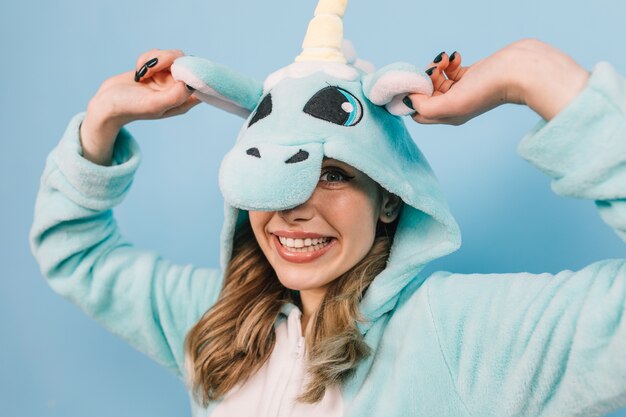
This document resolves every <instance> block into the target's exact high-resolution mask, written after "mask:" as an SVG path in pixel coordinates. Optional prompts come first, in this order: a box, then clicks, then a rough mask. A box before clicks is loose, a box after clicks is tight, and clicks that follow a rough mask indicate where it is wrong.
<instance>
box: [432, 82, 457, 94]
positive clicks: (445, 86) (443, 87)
mask: <svg viewBox="0 0 626 417" xmlns="http://www.w3.org/2000/svg"><path fill="white" fill-rule="evenodd" d="M454 83H455V82H454V81H453V80H445V81H444V82H442V83H441V85H440V86H439V88H438V89H437V91H436V93H438V94H437V95H439V94H444V93H447V92H448V90H449V89H450V87H452V85H454ZM433 95H434V94H433Z"/></svg>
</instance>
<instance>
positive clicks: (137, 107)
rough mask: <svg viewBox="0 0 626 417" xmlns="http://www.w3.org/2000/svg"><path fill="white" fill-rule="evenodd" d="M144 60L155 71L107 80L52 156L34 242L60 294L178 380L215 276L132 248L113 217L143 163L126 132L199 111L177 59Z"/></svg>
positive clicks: (165, 55) (215, 289)
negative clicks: (176, 77)
mask: <svg viewBox="0 0 626 417" xmlns="http://www.w3.org/2000/svg"><path fill="white" fill-rule="evenodd" d="M148 55H150V58H157V60H156V61H158V62H155V61H154V60H150V58H148V57H147V56H144V57H142V58H140V61H141V62H142V64H141V65H140V67H139V68H140V73H139V75H141V73H142V72H143V77H138V78H139V81H135V79H134V78H135V75H134V74H133V73H132V72H129V73H125V74H121V75H119V76H117V77H113V78H111V79H109V80H107V81H106V82H105V83H104V84H103V86H102V88H101V89H100V90H99V91H98V93H97V94H96V96H95V97H94V98H93V99H92V100H91V102H90V104H89V108H88V111H87V114H86V115H85V114H79V115H77V116H76V117H74V118H73V119H72V121H71V122H70V124H69V126H68V128H67V130H66V132H65V134H64V135H63V138H62V139H61V141H60V143H59V144H58V146H57V147H56V148H55V149H54V150H53V151H52V152H51V153H50V154H49V156H48V158H47V161H46V167H45V170H44V173H43V175H42V178H41V184H40V190H39V193H38V195H37V201H36V206H35V214H34V221H33V225H32V228H31V232H30V242H31V249H32V252H33V254H34V256H35V258H36V259H37V261H38V263H39V265H40V268H41V271H42V273H43V274H44V276H45V277H46V278H47V279H48V281H49V284H50V286H51V287H52V288H53V289H54V290H55V291H56V292H58V293H59V294H61V295H63V296H64V297H67V298H69V299H70V300H71V301H72V302H74V303H75V304H77V305H78V306H79V307H80V308H81V309H83V310H84V311H85V312H86V313H87V314H89V315H90V316H92V317H93V318H95V319H96V320H97V321H98V322H100V323H101V324H102V325H103V326H104V327H106V328H107V329H108V330H110V331H112V332H113V333H116V334H118V335H120V336H121V337H123V338H124V339H126V340H128V341H129V342H130V343H131V344H132V345H133V346H135V347H136V348H137V349H139V350H140V351H142V352H144V353H146V354H148V355H149V356H151V357H152V358H153V359H155V360H156V361H158V362H159V363H161V364H162V365H164V366H166V367H168V368H169V369H171V370H173V371H174V372H175V373H177V374H178V375H179V376H182V373H183V372H182V369H183V362H184V358H183V340H184V337H185V335H186V332H187V330H188V329H189V328H190V327H191V326H192V325H193V324H194V323H195V321H196V320H197V319H198V318H199V317H200V316H201V314H202V313H204V311H206V310H207V309H208V308H209V307H210V305H211V304H212V303H213V302H214V301H215V300H216V298H217V295H218V293H219V291H220V288H221V281H222V280H221V273H220V272H219V271H217V270H208V269H204V268H195V267H193V266H191V265H187V266H183V265H174V264H172V263H171V262H169V261H167V260H164V259H162V258H161V257H160V256H159V255H158V254H156V253H154V252H149V251H142V250H138V249H136V248H134V247H133V245H132V244H130V243H129V242H128V241H126V240H125V239H124V238H123V237H122V236H121V234H120V231H119V229H118V227H117V224H116V222H115V219H114V217H113V211H112V209H113V207H114V206H116V205H117V204H119V203H120V202H121V201H122V199H123V198H124V196H125V195H126V193H127V192H128V190H129V188H130V186H131V183H132V180H133V177H134V174H135V171H136V170H137V168H138V165H139V163H140V152H139V148H138V145H137V143H136V142H135V140H134V139H133V138H132V137H131V136H130V134H129V133H128V131H126V130H125V129H124V128H122V126H123V125H124V124H126V123H129V122H130V121H132V120H137V119H139V118H145V119H147V118H159V117H166V116H169V115H173V114H180V113H183V112H185V111H186V110H187V109H188V108H190V107H191V106H192V105H193V104H195V102H196V101H195V99H190V92H189V91H188V90H187V89H186V88H185V85H184V84H183V83H180V82H178V83H177V82H174V81H173V80H172V79H171V76H170V75H169V71H168V70H167V69H168V68H169V65H171V61H173V59H175V58H176V57H177V56H179V55H180V53H179V52H177V51H156V50H153V51H150V53H148ZM144 59H145V61H143V60H144ZM145 62H149V64H148V65H147V66H145V68H146V69H141V68H144V63H145ZM159 65H161V66H159ZM144 77H145V78H144ZM144 80H145V81H144ZM81 126H82V129H81Z"/></svg>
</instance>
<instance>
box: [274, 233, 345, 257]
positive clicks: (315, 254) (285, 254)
mask: <svg viewBox="0 0 626 417" xmlns="http://www.w3.org/2000/svg"><path fill="white" fill-rule="evenodd" d="M305 235H306V236H305ZM278 236H279V235H276V234H272V242H273V243H274V248H276V252H278V254H279V255H280V257H281V258H283V259H284V260H286V261H288V262H293V263H298V264H302V263H306V262H311V261H314V260H315V259H317V258H319V257H320V256H322V255H324V254H325V253H326V252H328V251H329V250H330V249H332V248H333V247H334V246H335V244H336V243H337V239H335V238H332V240H331V241H330V243H329V244H328V245H326V246H324V247H323V248H322V249H320V250H316V251H313V252H289V251H288V250H287V249H285V248H284V247H283V245H282V244H281V243H280V241H279V240H278ZM280 236H282V237H291V238H293V239H303V238H310V239H316V238H320V237H324V236H321V235H316V234H314V233H303V232H292V234H290V235H283V234H282V232H281V234H280Z"/></svg>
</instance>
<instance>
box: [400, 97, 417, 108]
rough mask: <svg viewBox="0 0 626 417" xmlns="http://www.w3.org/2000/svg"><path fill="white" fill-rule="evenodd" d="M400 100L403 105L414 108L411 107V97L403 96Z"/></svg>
mask: <svg viewBox="0 0 626 417" xmlns="http://www.w3.org/2000/svg"><path fill="white" fill-rule="evenodd" d="M402 102H403V103H404V105H405V106H407V107H408V108H410V109H411V110H415V108H414V107H413V102H412V101H411V99H410V98H409V96H405V97H404V98H403V99H402Z"/></svg>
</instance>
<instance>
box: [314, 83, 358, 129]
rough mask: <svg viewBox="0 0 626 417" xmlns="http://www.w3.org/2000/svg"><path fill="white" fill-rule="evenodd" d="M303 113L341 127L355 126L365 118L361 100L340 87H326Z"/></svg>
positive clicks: (316, 95) (316, 94)
mask: <svg viewBox="0 0 626 417" xmlns="http://www.w3.org/2000/svg"><path fill="white" fill-rule="evenodd" d="M303 111H304V112H305V113H306V114H309V115H311V116H313V117H315V118H318V119H322V120H326V121H327V122H331V123H334V124H337V125H341V126H354V125H356V124H357V123H359V122H360V121H361V118H362V117H363V106H362V105H361V102H360V101H359V99H357V98H356V97H355V96H354V95H352V94H351V93H350V92H349V91H347V90H344V89H343V88H340V87H332V86H330V87H325V88H323V89H321V90H320V91H318V92H317V93H315V95H314V96H313V97H311V99H310V100H309V101H308V102H307V103H306V104H305V105H304V109H303Z"/></svg>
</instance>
